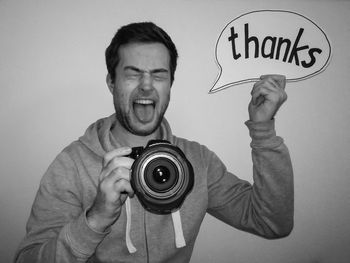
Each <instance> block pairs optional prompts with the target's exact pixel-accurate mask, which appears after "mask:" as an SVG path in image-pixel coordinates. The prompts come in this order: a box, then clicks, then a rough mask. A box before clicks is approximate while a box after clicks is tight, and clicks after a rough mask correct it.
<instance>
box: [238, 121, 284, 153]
mask: <svg viewBox="0 0 350 263" xmlns="http://www.w3.org/2000/svg"><path fill="white" fill-rule="evenodd" d="M245 125H246V126H247V127H248V129H249V134H250V137H251V138H252V141H251V143H250V146H251V147H252V148H274V147H277V146H279V145H280V144H281V143H283V139H282V138H281V137H279V136H276V131H275V119H272V120H269V121H266V122H253V121H250V120H249V121H246V122H245Z"/></svg>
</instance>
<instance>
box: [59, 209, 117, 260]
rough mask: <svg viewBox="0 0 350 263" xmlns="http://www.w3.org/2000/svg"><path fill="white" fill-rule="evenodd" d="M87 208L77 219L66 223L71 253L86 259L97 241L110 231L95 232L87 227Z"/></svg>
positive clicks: (66, 236) (93, 249) (93, 250)
mask: <svg viewBox="0 0 350 263" xmlns="http://www.w3.org/2000/svg"><path fill="white" fill-rule="evenodd" d="M86 212H87V209H86V210H85V211H84V213H82V214H81V215H80V216H79V217H78V219H77V220H76V221H74V222H72V223H71V224H69V225H68V227H67V230H66V235H65V238H66V241H67V243H68V244H69V245H70V247H71V249H72V252H73V254H74V255H75V256H76V257H77V258H79V259H87V258H89V257H91V255H92V254H93V253H95V251H96V247H97V246H98V244H99V243H101V241H102V240H103V239H104V238H105V237H106V235H108V234H109V233H110V231H111V230H110V229H108V230H107V231H106V232H97V231H96V230H93V229H92V228H91V227H89V225H88V222H87V219H86Z"/></svg>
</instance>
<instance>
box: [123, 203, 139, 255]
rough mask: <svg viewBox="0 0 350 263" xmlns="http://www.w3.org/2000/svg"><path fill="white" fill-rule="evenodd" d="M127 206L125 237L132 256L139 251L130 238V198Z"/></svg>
mask: <svg viewBox="0 0 350 263" xmlns="http://www.w3.org/2000/svg"><path fill="white" fill-rule="evenodd" d="M125 205H126V236H125V240H126V246H127V248H128V250H129V253H130V254H132V253H135V252H136V251H137V249H136V247H135V246H134V244H133V243H132V241H131V238H130V228H131V205H130V199H129V197H128V198H127V199H126V201H125Z"/></svg>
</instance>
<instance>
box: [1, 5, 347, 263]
mask: <svg viewBox="0 0 350 263" xmlns="http://www.w3.org/2000/svg"><path fill="white" fill-rule="evenodd" d="M267 8H272V9H286V10H291V11H295V12H298V13H301V14H303V15H305V16H307V17H309V18H310V19H312V20H313V21H315V22H316V23H317V24H318V25H319V26H321V27H322V28H323V29H324V30H325V31H326V33H327V35H328V37H329V38H330V39H331V41H332V45H333V51H334V53H333V57H332V61H331V63H330V65H329V67H328V68H327V69H326V71H325V72H324V73H322V74H320V75H318V76H316V77H314V78H311V79H308V80H306V81H303V82H299V83H290V84H288V86H287V91H288V94H289V99H288V101H287V103H286V104H285V105H284V106H283V108H282V109H281V111H280V112H279V114H278V116H277V131H278V134H279V135H281V136H282V137H283V138H284V139H285V141H286V143H287V145H288V146H289V149H290V152H291V156H292V160H293V164H294V172H295V227H294V231H293V232H292V234H291V235H290V236H289V237H287V238H285V239H282V240H274V241H269V240H265V239H262V238H259V237H255V236H253V235H251V234H248V233H244V232H240V231H237V230H235V229H233V228H230V227H228V226H227V225H225V224H224V223H221V222H219V221H218V220H216V219H214V218H212V217H210V216H207V217H206V219H205V221H204V223H203V225H202V228H201V232H200V234H199V237H198V240H197V244H196V247H195V250H194V253H193V257H192V262H194V263H196V262H240V263H254V262H259V263H260V262H269V263H280V262H284V263H304V262H305V263H309V262H310V263H315V262H318V263H321V262H327V263H329V262H331V263H333V262H334V263H345V262H349V261H348V260H349V258H350V249H349V244H350V224H349V222H350V190H349V187H350V174H349V171H350V158H349V156H350V150H349V146H350V135H349V131H348V130H349V128H350V106H349V99H350V86H349V80H348V79H349V73H350V71H349V69H350V52H349V41H350V18H349V14H350V2H349V1H331V0H329V1H316V0H315V1H311V0H309V1H292V0H290V1H268V0H265V1H238V0H237V1H229V0H218V1H209V0H202V1H200V0H182V1H161V0H157V1H156V0H153V1H152V0H149V1H133V0H130V1H112V0H109V1H83V0H80V1H68V0H61V1H44V0H29V1H16V0H15V1H10V0H8V1H6V0H0V92H1V93H0V146H1V147H0V157H1V158H0V243H1V245H0V257H1V260H0V261H1V262H11V260H12V257H13V253H14V250H15V249H16V247H17V245H18V243H19V242H20V240H21V239H22V237H23V235H24V233H25V223H26V220H27V218H28V216H29V212H30V207H31V204H32V202H33V199H34V196H35V193H36V191H37V188H38V184H39V180H40V178H41V176H42V174H43V173H44V172H45V170H46V168H47V167H48V165H49V164H50V162H51V161H52V160H53V158H54V157H55V156H56V155H57V154H58V152H59V151H61V150H62V148H63V147H65V146H66V145H67V144H68V143H70V142H71V141H72V140H74V139H76V138H77V137H78V136H80V135H82V133H83V132H84V131H85V129H86V127H87V126H88V125H89V124H90V123H92V122H94V121H95V120H96V119H98V118H100V117H104V116H107V115H109V114H111V113H112V112H113V106H112V98H111V96H110V94H109V92H108V89H107V87H106V85H105V74H106V69H105V65H104V50H105V48H106V46H107V45H108V43H109V42H110V40H111V38H112V36H113V34H114V32H115V31H116V30H117V28H119V27H120V26H121V25H123V24H125V23H129V22H134V21H143V20H152V21H154V22H156V23H158V24H159V25H160V26H161V27H163V28H164V29H165V30H166V31H168V32H169V33H170V35H171V36H172V38H173V40H174V42H175V43H176V44H177V47H178V50H179V53H180V59H179V66H178V71H177V73H176V80H175V83H174V86H173V93H172V101H171V105H170V107H169V110H168V113H167V118H168V120H169V121H170V123H171V125H172V129H173V131H174V133H175V134H177V135H179V136H183V137H186V138H189V139H193V140H197V141H200V142H201V143H203V144H206V145H208V146H209V147H210V148H211V149H213V150H214V151H215V152H217V154H218V155H219V156H220V157H221V158H222V159H223V160H224V162H225V163H226V164H227V166H228V167H229V169H230V170H231V171H232V172H234V173H236V174H237V175H239V176H240V177H242V178H244V179H247V180H249V181H251V180H252V179H251V169H252V168H251V160H250V149H249V142H250V139H249V136H248V132H247V128H246V127H245V126H244V124H243V123H244V121H245V120H246V119H247V118H248V114H247V105H248V101H249V96H250V89H251V84H245V85H241V86H236V87H232V88H230V89H227V90H224V91H222V92H219V93H216V94H213V95H209V94H208V91H209V89H210V88H211V86H212V84H213V82H214V80H215V78H216V75H217V73H218V68H217V66H216V64H215V61H214V46H215V42H216V39H217V37H218V34H219V33H220V32H221V30H222V28H223V26H224V25H226V23H227V22H229V21H231V20H232V19H233V18H235V17H236V16H238V15H240V14H243V13H246V12H248V11H252V10H257V9H267ZM233 74H234V73H233Z"/></svg>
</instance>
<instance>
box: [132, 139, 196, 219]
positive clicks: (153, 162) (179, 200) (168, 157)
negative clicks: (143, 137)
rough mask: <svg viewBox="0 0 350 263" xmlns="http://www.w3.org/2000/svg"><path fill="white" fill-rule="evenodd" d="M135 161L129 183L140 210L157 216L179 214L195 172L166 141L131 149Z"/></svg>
mask: <svg viewBox="0 0 350 263" xmlns="http://www.w3.org/2000/svg"><path fill="white" fill-rule="evenodd" d="M128 157H130V158H133V159H134V160H135V161H134V163H133V165H132V167H131V178H130V183H131V186H132V188H133V190H134V191H135V193H136V196H137V197H138V199H139V200H140V203H141V204H142V206H143V207H144V208H145V209H146V210H148V211H150V212H152V213H156V214H169V213H171V212H173V211H176V210H178V209H179V208H180V207H181V205H182V204H183V202H184V200H185V198H186V196H187V195H188V194H189V193H190V192H191V190H192V188H193V185H194V172H193V167H192V165H191V163H190V162H189V161H188V160H187V158H186V156H185V154H184V153H183V152H182V151H181V149H180V148H178V147H177V146H175V145H172V144H171V143H170V142H168V141H166V140H151V141H149V142H148V144H147V146H146V147H145V148H144V147H134V148H132V152H131V154H130V155H129V156H128Z"/></svg>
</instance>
